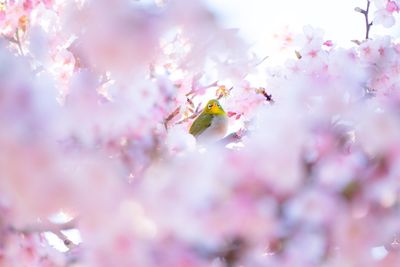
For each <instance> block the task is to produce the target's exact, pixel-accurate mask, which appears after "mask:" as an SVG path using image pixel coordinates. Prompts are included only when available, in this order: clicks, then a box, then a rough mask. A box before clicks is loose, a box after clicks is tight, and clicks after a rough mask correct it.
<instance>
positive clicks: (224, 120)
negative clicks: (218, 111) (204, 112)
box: [199, 115, 228, 141]
mask: <svg viewBox="0 0 400 267" xmlns="http://www.w3.org/2000/svg"><path fill="white" fill-rule="evenodd" d="M227 130H228V117H227V116H226V115H218V116H214V118H213V119H212V121H211V125H210V126H209V127H208V128H207V129H206V130H205V131H204V132H203V133H202V134H201V135H200V136H199V139H200V140H201V141H217V140H219V139H221V138H222V137H224V136H225V134H226V132H227Z"/></svg>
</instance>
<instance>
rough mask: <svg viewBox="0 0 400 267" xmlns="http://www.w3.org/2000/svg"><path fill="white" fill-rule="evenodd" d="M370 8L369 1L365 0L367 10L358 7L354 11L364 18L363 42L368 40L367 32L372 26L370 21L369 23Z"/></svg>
mask: <svg viewBox="0 0 400 267" xmlns="http://www.w3.org/2000/svg"><path fill="white" fill-rule="evenodd" d="M370 6H371V1H370V0H367V8H366V9H362V8H360V7H356V8H355V9H354V10H355V11H356V12H359V13H361V14H363V15H364V18H365V29H366V32H365V40H368V39H369V32H370V30H371V26H372V24H373V22H372V21H371V22H370V21H369V8H370Z"/></svg>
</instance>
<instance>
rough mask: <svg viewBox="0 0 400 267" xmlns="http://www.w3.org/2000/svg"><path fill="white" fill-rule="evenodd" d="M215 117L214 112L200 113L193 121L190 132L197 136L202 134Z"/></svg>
mask: <svg viewBox="0 0 400 267" xmlns="http://www.w3.org/2000/svg"><path fill="white" fill-rule="evenodd" d="M213 118H214V115H212V114H203V113H202V114H200V115H199V116H198V117H197V118H196V119H195V120H194V122H193V124H192V126H190V130H189V133H190V134H192V135H193V136H195V137H197V136H198V135H200V134H201V133H202V132H204V130H206V129H207V128H208V127H210V125H211V122H212V120H213Z"/></svg>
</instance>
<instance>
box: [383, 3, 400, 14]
mask: <svg viewBox="0 0 400 267" xmlns="http://www.w3.org/2000/svg"><path fill="white" fill-rule="evenodd" d="M386 10H387V11H388V12H390V13H393V12H399V10H400V8H399V6H398V5H397V3H396V2H395V1H388V2H387V5H386Z"/></svg>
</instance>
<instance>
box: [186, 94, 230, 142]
mask: <svg viewBox="0 0 400 267" xmlns="http://www.w3.org/2000/svg"><path fill="white" fill-rule="evenodd" d="M227 130H228V116H227V115H226V113H225V111H224V110H223V108H222V107H221V105H220V104H219V102H218V100H216V99H212V100H210V101H208V103H207V105H206V106H205V107H204V109H203V112H202V113H201V114H200V115H199V116H198V117H197V118H196V119H195V120H194V122H193V123H192V126H191V127H190V130H189V133H190V134H192V135H193V136H194V137H196V139H197V140H198V141H199V142H213V141H217V140H219V139H221V138H222V137H224V136H225V134H226V131H227Z"/></svg>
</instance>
